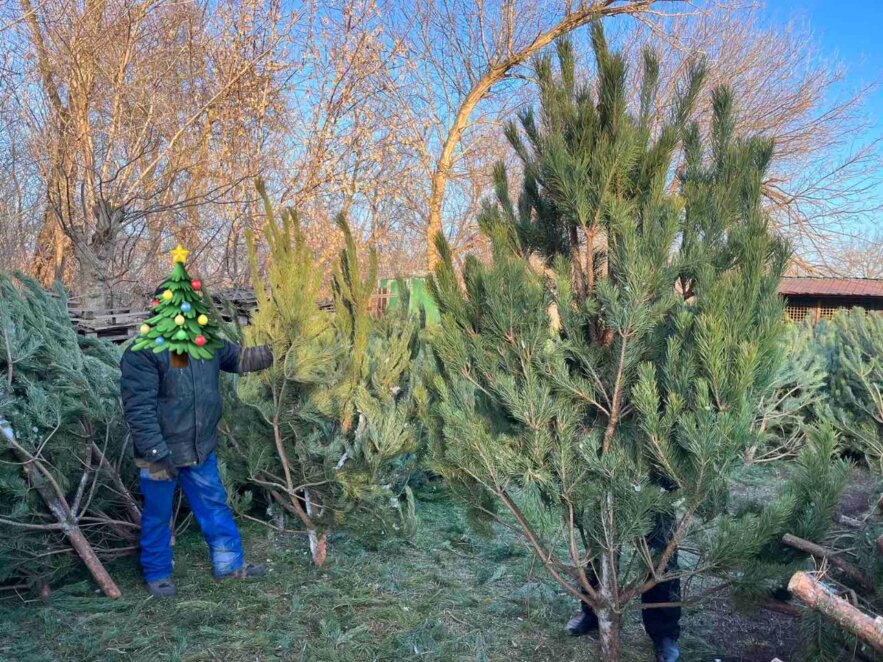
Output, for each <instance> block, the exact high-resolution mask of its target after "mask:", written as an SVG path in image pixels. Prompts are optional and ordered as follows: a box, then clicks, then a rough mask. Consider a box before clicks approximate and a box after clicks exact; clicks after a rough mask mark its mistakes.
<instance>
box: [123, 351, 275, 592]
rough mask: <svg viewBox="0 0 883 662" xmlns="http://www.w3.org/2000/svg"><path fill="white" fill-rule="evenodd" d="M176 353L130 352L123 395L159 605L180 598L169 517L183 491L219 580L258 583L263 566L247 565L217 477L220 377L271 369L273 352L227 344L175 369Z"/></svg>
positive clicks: (144, 542) (144, 544)
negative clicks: (208, 356) (248, 579)
mask: <svg viewBox="0 0 883 662" xmlns="http://www.w3.org/2000/svg"><path fill="white" fill-rule="evenodd" d="M171 363H172V362H171V353H170V352H168V351H163V352H159V353H154V352H152V351H146V350H142V351H137V352H133V351H132V350H131V349H128V350H126V352H125V353H124V354H123V358H122V361H121V363H120V368H121V370H122V376H121V378H120V391H121V394H122V400H123V410H124V412H125V416H126V422H127V423H128V424H129V429H130V430H131V432H132V440H133V445H134V451H135V462H136V464H137V466H138V467H139V468H140V476H139V482H140V486H141V493H142V495H143V496H144V511H143V513H142V515H141V566H142V569H143V571H144V578H145V580H146V581H147V586H148V590H149V591H150V593H151V594H152V595H154V596H156V597H174V596H175V595H176V594H177V591H176V589H175V584H174V582H173V581H172V548H171V535H172V529H171V527H172V509H173V500H174V496H175V488H176V486H177V485H179V484H180V485H181V489H183V490H184V494H185V496H186V497H187V501H188V503H189V504H190V508H191V510H192V511H193V515H194V517H195V518H196V521H197V522H198V524H199V528H200V530H201V531H202V535H203V536H204V537H205V541H206V542H207V543H208V546H209V551H210V554H211V561H212V567H213V572H214V575H215V577H216V578H218V579H223V578H231V577H232V578H245V577H258V576H262V575H264V574H266V568H265V567H263V566H258V565H252V564H247V563H245V560H244V558H243V552H242V542H241V540H240V537H239V531H238V530H237V528H236V524H235V523H234V521H233V513H232V512H231V510H230V506H229V505H228V504H227V493H226V491H225V490H224V486H223V484H222V483H221V479H220V476H219V475H218V467H217V459H216V457H215V446H216V444H217V439H218V421H220V419H221V392H220V371H221V370H223V371H225V372H235V373H244V372H253V371H256V370H264V369H266V368H268V367H270V365H272V363H273V356H272V354H271V352H270V349H269V347H254V348H248V349H245V348H242V347H240V346H239V345H235V344H233V343H231V342H228V341H226V340H225V341H223V347H221V348H220V349H218V350H217V351H215V352H214V356H213V357H212V358H211V359H208V360H196V359H192V358H191V359H190V360H189V361H187V362H186V364H185V365H184V367H172V365H171Z"/></svg>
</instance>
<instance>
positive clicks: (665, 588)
mask: <svg viewBox="0 0 883 662" xmlns="http://www.w3.org/2000/svg"><path fill="white" fill-rule="evenodd" d="M673 528H674V518H673V517H672V516H671V515H668V514H659V515H657V516H656V518H655V521H654V526H653V531H651V533H650V535H649V536H648V537H647V544H648V546H649V547H650V549H651V550H652V551H653V552H656V553H657V554H661V553H662V551H663V550H664V549H665V548H666V547H667V546H668V543H669V541H670V540H671V536H672V533H673ZM678 567H679V566H678V550H677V549H675V551H674V553H673V554H672V555H671V558H670V559H669V561H668V565H667V566H666V569H665V571H666V572H674V571H676V570H677V569H678ZM680 601H681V580H680V579H671V580H669V581H667V582H660V583H659V584H657V585H656V586H654V587H653V588H651V589H650V590H649V591H646V592H645V593H642V594H641V602H642V603H643V604H645V605H649V604H659V603H663V602H680ZM641 617H642V620H643V621H644V630H645V631H646V632H647V634H648V635H649V637H650V639H652V640H653V645H654V647H655V648H656V659H657V661H658V662H674V661H675V660H677V659H678V657H679V656H680V650H679V648H678V644H677V641H678V637H679V636H680V634H681V608H680V607H679V606H678V607H650V608H647V609H642V610H641Z"/></svg>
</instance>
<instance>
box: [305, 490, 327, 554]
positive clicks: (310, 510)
mask: <svg viewBox="0 0 883 662" xmlns="http://www.w3.org/2000/svg"><path fill="white" fill-rule="evenodd" d="M304 502H305V503H306V504H307V515H309V517H310V519H311V520H314V519H315V518H316V517H317V516H319V515H321V509H319V508H318V507H317V505H316V504H315V503H314V502H313V500H312V498H311V497H310V491H309V490H308V489H306V488H304ZM307 536H308V537H309V539H310V555H311V556H312V558H313V565H314V566H316V567H317V568H321V567H322V566H323V565H325V559H326V558H327V556H328V544H327V543H328V535H327V532H326V531H323V532H322V533H319V532H318V529H316V528H315V527H313V528H310V529H307Z"/></svg>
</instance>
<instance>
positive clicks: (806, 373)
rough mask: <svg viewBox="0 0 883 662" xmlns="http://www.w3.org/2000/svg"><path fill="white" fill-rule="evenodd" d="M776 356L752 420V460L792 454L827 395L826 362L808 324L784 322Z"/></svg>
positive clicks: (778, 457) (800, 445) (770, 458)
mask: <svg viewBox="0 0 883 662" xmlns="http://www.w3.org/2000/svg"><path fill="white" fill-rule="evenodd" d="M777 358H778V361H777V363H778V367H777V369H776V373H775V378H774V379H773V382H772V383H771V384H770V387H769V391H768V392H767V393H766V394H765V395H764V397H763V399H762V400H761V402H760V405H759V408H758V411H757V417H756V420H755V422H754V427H755V429H756V430H757V431H758V433H759V439H758V445H757V446H756V447H752V448H750V449H749V451H748V459H749V460H750V461H753V462H769V461H775V460H779V459H783V458H789V457H792V456H793V455H794V454H796V453H797V452H798V451H799V450H800V449H801V448H802V447H803V445H804V444H805V443H806V426H807V425H809V424H811V423H812V422H813V421H814V420H816V419H817V418H818V416H819V412H820V410H821V409H822V408H823V405H824V403H825V401H826V399H827V397H828V390H827V386H826V383H827V377H828V374H827V366H826V361H825V359H824V357H823V356H822V355H821V353H820V352H819V351H818V346H817V343H816V341H815V338H814V328H813V327H812V326H810V325H809V324H793V325H788V328H787V330H786V332H785V333H784V334H783V336H782V340H781V345H780V348H779V352H778V357H777Z"/></svg>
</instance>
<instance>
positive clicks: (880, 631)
mask: <svg viewBox="0 0 883 662" xmlns="http://www.w3.org/2000/svg"><path fill="white" fill-rule="evenodd" d="M788 590H789V591H791V593H792V594H794V595H796V596H797V597H798V598H799V599H800V601H801V602H803V603H805V604H806V605H807V606H808V607H810V608H812V609H815V610H816V611H817V612H819V613H820V614H822V615H823V616H825V617H826V618H828V619H830V620H832V621H834V623H836V624H837V625H839V626H840V627H842V628H843V629H845V630H848V631H849V632H851V633H852V634H854V635H855V636H857V637H858V638H860V639H861V640H862V641H865V642H867V643H868V644H870V645H871V646H873V647H874V648H875V649H876V650H877V651H879V652H881V653H883V624H881V623H880V622H879V618H878V619H876V620H875V619H874V618H872V617H871V616H868V615H867V614H865V613H864V612H862V611H861V610H860V609H857V608H856V607H853V606H852V605H851V604H849V603H848V602H847V601H846V600H843V599H842V598H838V597H837V596H836V595H834V594H833V593H831V592H830V591H829V590H828V589H827V588H825V586H824V585H822V584H821V583H820V582H819V581H817V580H816V579H815V578H814V577H813V576H811V575H810V574H808V573H806V572H796V573H794V576H793V577H791V581H790V582H788Z"/></svg>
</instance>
